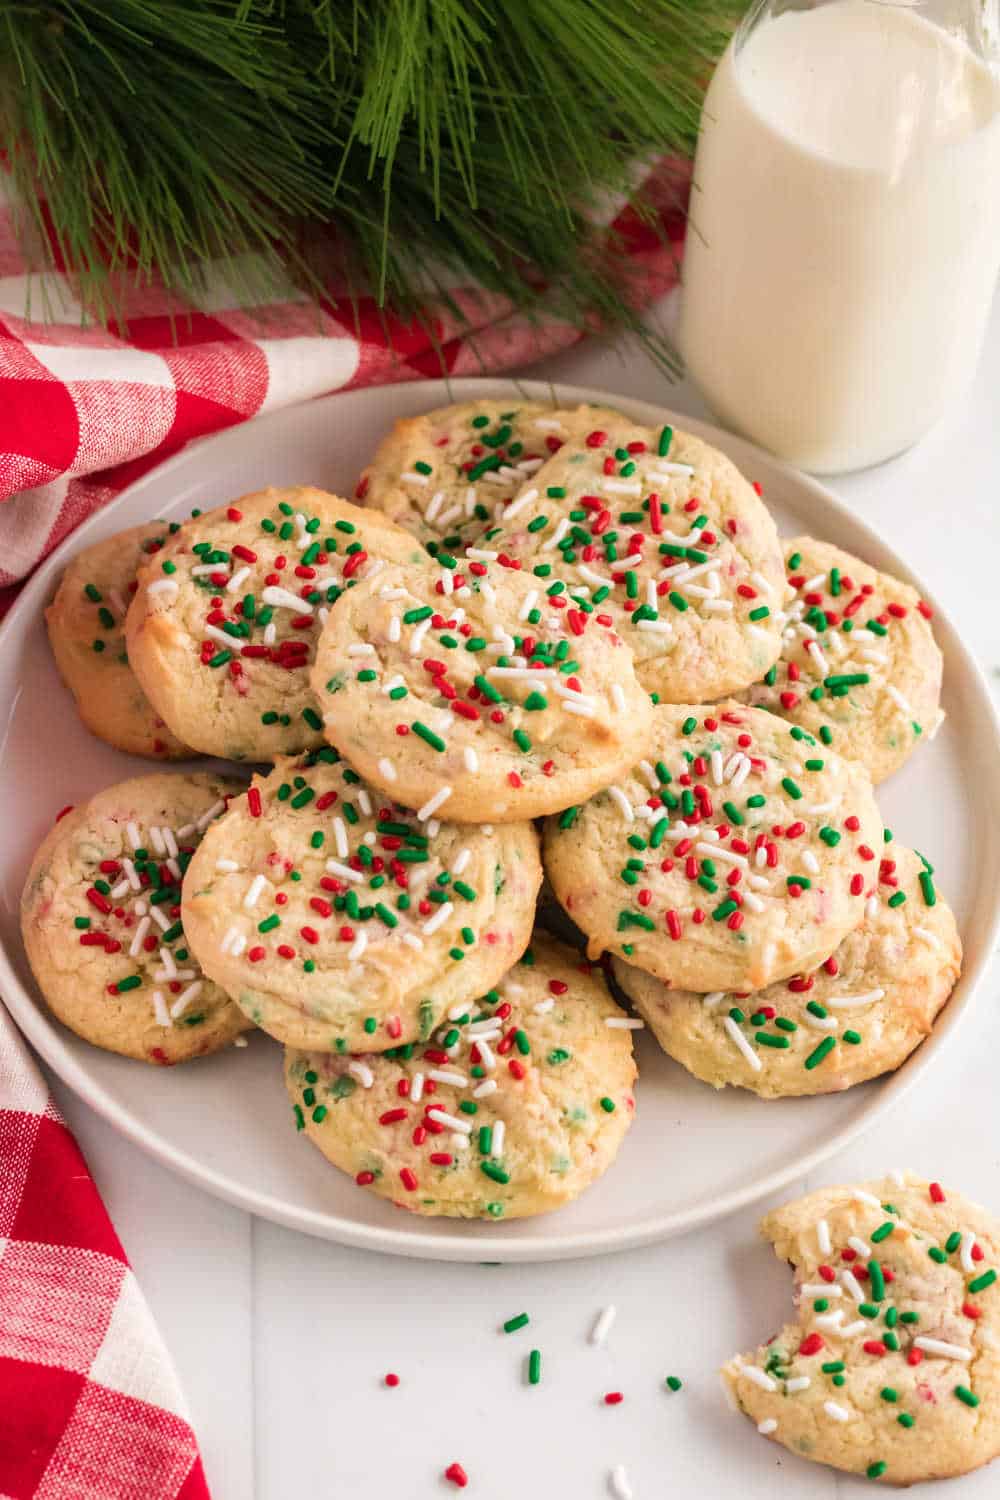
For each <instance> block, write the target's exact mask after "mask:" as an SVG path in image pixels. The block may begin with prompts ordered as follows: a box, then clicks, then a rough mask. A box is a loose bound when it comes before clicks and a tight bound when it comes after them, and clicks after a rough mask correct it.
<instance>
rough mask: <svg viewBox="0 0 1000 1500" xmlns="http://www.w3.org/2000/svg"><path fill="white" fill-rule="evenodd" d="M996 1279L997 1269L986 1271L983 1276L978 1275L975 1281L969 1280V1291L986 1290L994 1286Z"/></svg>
mask: <svg viewBox="0 0 1000 1500" xmlns="http://www.w3.org/2000/svg"><path fill="white" fill-rule="evenodd" d="M996 1279H997V1273H996V1271H984V1272H983V1274H982V1276H977V1277H976V1278H975V1280H974V1281H970V1282H969V1291H970V1292H985V1290H986V1288H987V1287H990V1286H992V1285H993V1283H994V1281H996Z"/></svg>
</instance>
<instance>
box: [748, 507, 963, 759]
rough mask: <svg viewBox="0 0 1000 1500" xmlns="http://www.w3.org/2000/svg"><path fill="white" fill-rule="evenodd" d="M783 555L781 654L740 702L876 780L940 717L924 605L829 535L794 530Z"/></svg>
mask: <svg viewBox="0 0 1000 1500" xmlns="http://www.w3.org/2000/svg"><path fill="white" fill-rule="evenodd" d="M785 557H786V567H787V570H788V582H789V586H790V587H791V589H792V590H793V591H794V592H793V598H792V603H791V604H790V605H789V606H788V609H787V615H788V620H787V623H786V625H785V628H784V634H783V644H782V650H781V660H780V661H779V662H777V663H776V664H775V665H774V666H773V667H772V668H771V669H770V670H769V671H768V672H767V674H766V675H765V677H764V680H763V682H760V683H758V684H757V685H756V686H754V687H753V688H751V689H750V693H749V699H748V701H749V702H751V703H754V704H757V705H759V706H760V707H761V708H768V709H770V710H771V712H772V713H776V714H781V715H782V717H783V718H786V719H788V720H790V721H791V722H792V723H793V724H800V725H801V726H802V727H803V728H804V729H808V730H809V732H810V734H813V735H815V736H816V737H817V738H819V739H821V740H822V742H823V743H824V744H825V745H829V746H830V747H831V748H832V749H834V750H836V751H837V752H838V753H839V754H840V755H849V756H850V757H851V759H852V760H859V761H861V763H862V765H864V766H866V767H867V768H868V772H869V774H870V776H871V778H872V780H873V781H874V782H879V781H884V780H885V778H886V777H887V776H891V775H892V773H893V771H898V769H899V767H900V766H901V765H902V764H903V763H904V761H906V760H907V759H908V758H909V756H910V755H911V754H912V753H913V751H914V750H915V749H916V747H917V746H918V745H919V744H920V743H921V742H922V741H923V740H926V739H930V738H931V737H932V736H933V735H934V734H935V732H936V731H937V729H938V726H939V725H940V723H941V721H942V719H943V718H944V714H943V713H942V711H941V707H940V699H941V652H940V650H939V649H938V646H937V643H936V642H935V640H934V635H933V632H932V630H931V626H930V620H931V615H932V610H931V608H930V605H928V604H925V602H924V601H923V600H922V599H921V597H920V595H919V594H918V593H917V591H916V589H913V588H911V587H910V585H909V584H906V583H901V582H900V581H899V579H898V578H893V577H891V576H890V574H888V573H878V572H876V570H875V569H874V568H870V567H869V566H868V564H867V563H863V562H861V561H860V560H859V559H858V558H856V557H852V555H851V554H850V553H849V552H842V551H841V550H840V548H839V547H833V546H831V545H830V543H829V542H817V541H815V540H813V538H812V537H806V536H800V537H796V538H795V540H794V541H792V542H787V543H786V544H785Z"/></svg>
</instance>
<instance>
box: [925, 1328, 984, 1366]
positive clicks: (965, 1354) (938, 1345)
mask: <svg viewBox="0 0 1000 1500" xmlns="http://www.w3.org/2000/svg"><path fill="white" fill-rule="evenodd" d="M913 1344H914V1347H915V1348H917V1349H922V1350H923V1351H924V1353H925V1354H940V1356H941V1358H942V1359H958V1360H961V1362H962V1363H963V1364H968V1362H969V1360H970V1359H971V1358H972V1350H971V1349H963V1348H962V1346H961V1344H949V1343H947V1342H946V1340H944V1339H931V1338H926V1337H925V1336H924V1335H923V1334H922V1333H921V1334H919V1335H918V1337H917V1338H915V1339H914V1340H913Z"/></svg>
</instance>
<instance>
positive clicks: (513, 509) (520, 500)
mask: <svg viewBox="0 0 1000 1500" xmlns="http://www.w3.org/2000/svg"><path fill="white" fill-rule="evenodd" d="M537 499H538V491H537V490H536V489H527V490H522V491H521V493H520V494H519V495H515V496H514V499H513V500H512V501H511V502H510V504H509V505H508V507H507V509H506V510H505V511H504V513H503V518H504V520H505V521H509V520H510V518H511V516H516V515H518V513H519V512H520V511H522V510H524V508H525V506H528V505H530V504H531V502H532V501H533V500H537Z"/></svg>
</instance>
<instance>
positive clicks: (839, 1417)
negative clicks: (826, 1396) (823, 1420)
mask: <svg viewBox="0 0 1000 1500" xmlns="http://www.w3.org/2000/svg"><path fill="white" fill-rule="evenodd" d="M823 1410H824V1411H825V1412H826V1414H827V1416H828V1417H832V1418H833V1420H834V1421H835V1422H848V1421H850V1418H851V1414H850V1412H849V1411H848V1410H847V1408H846V1407H845V1406H838V1405H837V1403H836V1401H824V1402H823Z"/></svg>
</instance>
